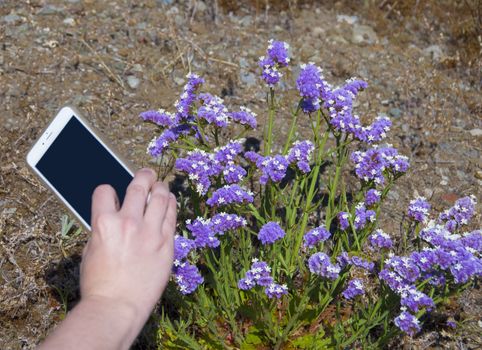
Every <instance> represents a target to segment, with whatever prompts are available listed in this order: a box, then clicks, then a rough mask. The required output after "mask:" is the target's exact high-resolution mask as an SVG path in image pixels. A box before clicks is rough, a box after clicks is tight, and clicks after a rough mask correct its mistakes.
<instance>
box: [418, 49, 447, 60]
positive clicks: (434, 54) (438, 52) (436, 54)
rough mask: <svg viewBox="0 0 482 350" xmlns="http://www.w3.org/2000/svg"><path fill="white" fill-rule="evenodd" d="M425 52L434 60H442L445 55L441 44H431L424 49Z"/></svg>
mask: <svg viewBox="0 0 482 350" xmlns="http://www.w3.org/2000/svg"><path fill="white" fill-rule="evenodd" d="M423 54H424V55H425V56H427V57H431V58H432V60H434V61H440V59H441V58H442V57H443V55H444V54H443V51H442V49H441V48H440V46H439V45H430V46H429V47H427V48H425V49H423Z"/></svg>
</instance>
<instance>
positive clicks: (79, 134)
mask: <svg viewBox="0 0 482 350" xmlns="http://www.w3.org/2000/svg"><path fill="white" fill-rule="evenodd" d="M36 167H37V169H38V170H39V171H40V172H41V173H42V175H43V176H44V177H45V178H46V179H47V181H48V182H50V184H51V185H52V186H53V187H54V188H55V189H57V191H58V192H59V193H60V194H61V195H62V197H64V199H65V200H66V201H67V202H68V203H69V204H70V205H71V206H72V207H73V208H74V209H75V210H76V211H77V213H78V214H79V215H80V216H81V217H82V218H83V219H84V221H85V223H87V224H88V225H89V226H90V224H91V223H90V220H91V204H92V193H93V191H94V189H95V188H96V187H97V186H98V185H101V184H109V185H111V186H112V187H113V188H114V189H115V190H116V192H117V195H118V197H119V201H120V203H121V204H122V201H123V200H124V196H125V193H126V189H127V185H129V183H130V182H131V180H132V175H131V174H130V173H129V172H128V171H127V170H126V169H125V168H124V166H123V165H121V164H120V163H119V161H117V159H116V158H115V157H114V156H113V155H112V154H111V153H110V152H109V151H108V150H107V149H106V148H105V146H104V145H103V144H102V143H100V142H99V141H98V140H97V139H96V138H95V137H94V136H93V135H92V134H91V132H90V131H89V130H88V129H87V128H86V127H85V126H84V125H83V124H82V123H81V122H80V121H79V120H78V119H77V118H75V117H72V118H70V121H68V122H67V124H66V125H65V127H64V128H63V129H62V131H61V132H60V134H59V135H58V136H57V138H56V139H55V140H54V141H53V143H52V145H51V146H50V147H49V149H48V150H47V151H46V153H45V154H44V155H43V156H42V158H40V160H39V161H38V163H37V165H36Z"/></svg>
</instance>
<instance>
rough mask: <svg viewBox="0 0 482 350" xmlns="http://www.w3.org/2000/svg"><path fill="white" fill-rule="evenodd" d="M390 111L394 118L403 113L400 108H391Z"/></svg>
mask: <svg viewBox="0 0 482 350" xmlns="http://www.w3.org/2000/svg"><path fill="white" fill-rule="evenodd" d="M388 113H389V114H390V115H391V116H392V117H394V118H399V117H400V116H401V115H402V110H401V109H400V108H391V109H390V111H388Z"/></svg>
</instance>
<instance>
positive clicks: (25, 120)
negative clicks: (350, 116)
mask: <svg viewBox="0 0 482 350" xmlns="http://www.w3.org/2000/svg"><path fill="white" fill-rule="evenodd" d="M278 3H281V5H279V4H278V5H277V4H276V3H274V2H272V1H269V0H266V1H241V2H233V1H218V2H216V1H208V0H206V1H204V2H203V1H201V0H197V1H196V0H192V1H174V0H157V1H153V0H152V1H139V2H137V1H127V0H125V1H94V0H84V1H81V0H67V1H54V0H51V1H41V0H32V1H14V0H11V1H9V0H7V1H5V0H4V1H1V0H0V101H1V104H0V147H1V152H0V160H1V161H0V166H1V173H0V348H1V349H30V348H33V347H34V346H35V344H37V343H38V342H39V341H40V340H41V339H42V338H43V337H45V335H46V334H47V333H48V332H49V330H50V329H51V328H52V327H54V326H55V324H57V323H58V322H59V321H60V320H61V319H62V318H63V317H64V315H65V313H66V310H68V309H70V308H71V307H72V306H73V305H74V304H75V302H76V300H77V299H78V286H77V283H78V264H79V261H80V253H81V250H82V247H83V245H84V243H85V242H86V239H87V234H86V233H81V234H80V235H78V236H76V237H74V238H64V237H62V234H61V218H62V216H63V215H64V214H65V213H66V210H65V209H64V208H63V207H62V206H61V205H60V204H59V202H58V201H57V200H56V198H55V197H54V196H53V195H52V193H51V192H50V191H48V190H46V189H45V188H44V187H43V186H42V185H41V184H40V182H39V181H38V180H37V179H36V178H35V176H34V175H33V174H32V172H31V171H29V170H28V168H27V166H26V164H25V156H26V153H27V151H28V149H29V147H30V146H31V144H32V142H33V141H34V140H35V139H36V137H37V136H38V133H39V132H40V130H41V129H42V128H43V127H44V126H45V125H46V123H47V122H48V120H49V119H50V118H52V116H53V115H54V114H55V112H56V111H57V110H58V109H59V108H60V107H61V106H63V105H65V104H67V103H68V104H73V105H76V106H78V107H79V109H80V110H81V111H83V113H84V115H85V116H86V117H87V118H88V119H89V120H90V121H91V123H92V124H93V125H94V126H95V127H97V128H98V129H99V130H101V132H103V133H104V134H105V135H107V137H108V138H110V139H111V140H112V142H113V143H114V144H115V145H116V146H117V148H118V149H119V150H120V151H121V152H122V153H123V154H124V155H125V156H126V157H127V158H129V159H130V160H131V161H132V162H133V163H134V164H135V165H137V166H139V167H140V166H143V165H145V164H147V163H148V161H149V160H148V159H147V158H146V155H145V149H146V146H147V144H148V142H149V140H150V139H151V138H152V137H153V136H154V135H153V129H152V128H150V127H149V126H148V125H143V124H142V123H141V122H140V121H139V119H138V114H139V112H141V111H143V110H146V109H151V108H159V107H163V108H171V107H172V103H173V102H174V101H175V100H176V95H177V94H179V91H180V90H181V89H182V86H183V84H184V83H185V78H184V77H185V75H186V73H187V72H189V71H193V72H196V73H198V74H200V75H202V76H204V77H205V79H206V82H207V83H206V85H205V90H206V91H209V92H211V93H216V94H219V95H221V96H223V97H224V98H225V101H226V103H227V105H228V106H230V107H233V108H235V107H238V106H240V105H246V106H248V107H250V108H252V109H253V110H255V111H256V112H258V114H259V116H260V120H261V122H262V120H263V118H264V116H263V113H264V104H263V103H264V96H265V95H264V91H263V90H262V89H261V88H260V84H259V82H260V81H259V80H258V78H257V74H258V70H257V65H256V62H257V58H258V57H259V56H260V55H262V54H263V53H264V50H265V48H266V46H267V41H268V39H270V38H276V39H279V40H285V41H287V42H289V43H290V44H291V48H292V56H293V62H292V63H293V65H292V68H291V69H290V72H289V73H288V74H287V76H288V78H289V79H291V83H286V85H285V88H290V87H293V86H294V84H293V79H294V77H296V74H297V71H298V68H296V66H298V65H299V64H300V63H306V62H310V61H312V62H315V63H317V64H319V65H320V66H321V67H323V69H324V72H325V76H326V77H327V78H328V80H330V81H331V82H333V83H335V84H338V83H341V82H343V81H344V80H345V79H347V78H349V77H351V76H358V77H361V78H363V79H365V80H366V81H367V82H368V83H369V89H368V90H367V91H366V92H364V93H363V94H362V95H363V96H362V97H361V98H360V100H359V101H360V102H359V105H358V107H357V110H358V112H359V114H360V115H362V116H363V118H365V120H369V119H371V118H373V117H374V116H376V115H377V114H378V113H385V114H387V115H388V116H389V117H390V118H391V119H392V121H393V124H394V126H393V129H392V132H391V133H390V135H389V139H388V142H390V143H393V144H394V145H395V146H396V147H399V148H400V150H401V153H403V154H406V155H408V156H409V157H410V158H411V163H412V168H411V170H410V172H409V175H408V176H406V177H405V178H403V179H402V180H401V181H400V182H399V183H398V185H397V186H396V187H395V189H394V191H393V192H392V193H391V195H390V203H389V204H388V205H387V206H386V208H385V210H384V212H385V213H386V215H385V218H384V219H383V220H382V224H381V225H382V227H383V228H384V229H385V230H386V231H388V232H390V231H391V232H392V233H393V234H396V233H397V232H396V231H397V230H398V222H399V220H400V219H401V218H402V212H403V210H404V209H405V208H406V206H407V205H408V202H409V201H410V199H412V198H413V197H414V196H416V195H424V196H426V197H427V198H429V199H431V202H432V204H433V206H434V213H436V212H438V211H440V210H443V209H445V208H447V207H449V206H451V205H452V204H453V202H454V201H455V200H456V199H457V198H458V197H461V196H464V195H468V194H474V195H475V196H476V197H477V199H478V201H479V203H480V202H481V201H482V198H481V196H480V192H479V188H480V187H481V185H482V159H481V154H482V142H481V140H482V118H481V116H482V94H481V85H482V72H481V61H480V57H481V53H482V52H481V43H480V40H482V39H481V38H482V29H481V27H480V25H481V22H480V21H481V17H480V12H481V8H480V6H481V5H480V1H466V2H463V1H462V2H460V1H457V2H456V1H440V2H435V1H433V2H432V1H423V0H422V1H415V0H414V1H409V0H407V1H386V0H385V1H372V0H366V1H364V2H361V1H338V2H331V1H308V2H307V3H304V4H302V3H301V2H300V1H298V2H296V1H289V2H288V1H286V2H282V1H281V2H280V1H278ZM434 3H435V4H436V5H434ZM264 4H269V5H270V6H269V7H265V6H264ZM477 11H478V12H477ZM286 118H287V115H285V114H284V113H280V115H279V116H278V121H277V123H278V124H277V125H278V128H277V130H278V133H277V135H276V136H277V137H279V138H280V139H282V136H283V134H284V133H285V132H286V124H287V123H286V121H285V119H286ZM301 127H302V126H301ZM480 209H481V205H480V204H479V205H478V214H477V216H476V217H475V219H474V227H476V226H477V227H480V223H481V220H480V218H481V214H480V213H481V210H480ZM481 305H482V294H481V292H480V286H479V285H477V286H476V288H474V289H473V290H471V291H470V292H465V293H463V295H462V296H461V298H460V300H459V301H458V302H454V303H453V304H451V305H449V306H448V307H447V310H446V312H447V313H448V314H450V315H451V316H453V317H455V318H456V320H457V321H460V324H459V327H458V328H457V329H456V330H448V329H446V328H445V327H444V326H443V322H442V321H441V322H440V323H437V321H433V322H432V324H430V326H429V327H427V330H426V331H425V332H423V333H422V334H420V335H419V336H418V337H416V338H415V339H413V340H411V339H408V338H404V339H402V341H401V342H399V344H401V345H399V347H400V348H406V349H416V348H420V349H422V348H431V349H435V348H457V349H476V348H481V347H482V340H481V337H480V334H481V326H482V321H481V318H480V317H481V316H480V315H481V314H482V309H481ZM150 345H151V346H154V345H155V344H152V343H151V344H150ZM147 347H149V344H148V343H145V344H144V348H147Z"/></svg>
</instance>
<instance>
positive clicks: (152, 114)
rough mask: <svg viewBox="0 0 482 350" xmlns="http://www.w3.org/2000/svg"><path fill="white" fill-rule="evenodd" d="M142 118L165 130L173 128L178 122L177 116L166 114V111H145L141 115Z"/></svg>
mask: <svg viewBox="0 0 482 350" xmlns="http://www.w3.org/2000/svg"><path fill="white" fill-rule="evenodd" d="M140 117H141V118H142V119H144V121H150V122H153V123H155V124H157V125H159V126H163V127H165V128H168V127H171V126H173V125H174V124H176V122H177V121H176V116H175V115H174V114H173V113H170V112H166V111H165V110H164V109H159V110H158V111H152V110H151V111H145V112H142V113H141V114H140Z"/></svg>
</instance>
